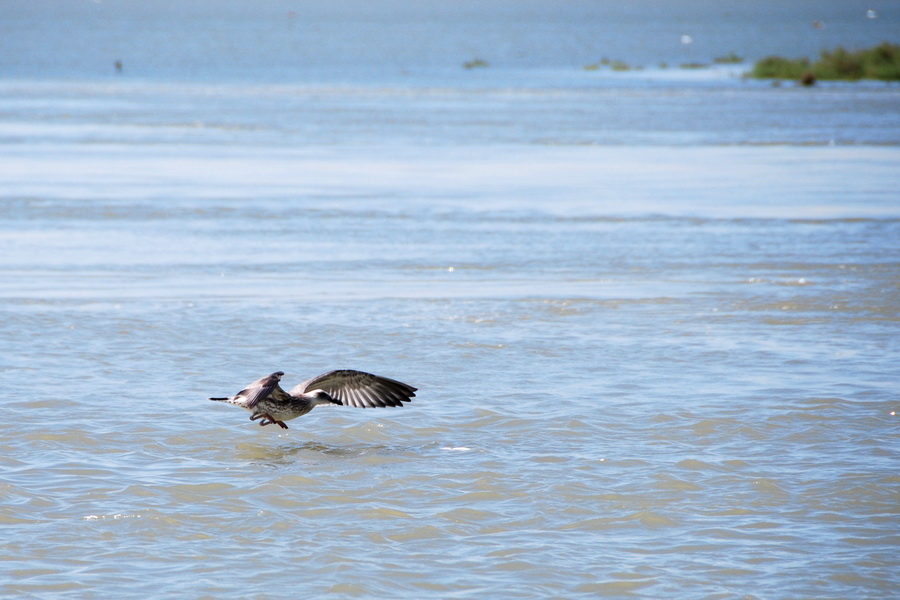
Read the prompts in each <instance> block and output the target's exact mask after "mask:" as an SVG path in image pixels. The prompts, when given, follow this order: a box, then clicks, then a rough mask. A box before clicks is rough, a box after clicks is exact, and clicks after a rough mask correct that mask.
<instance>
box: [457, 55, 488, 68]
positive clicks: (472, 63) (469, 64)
mask: <svg viewBox="0 0 900 600" xmlns="http://www.w3.org/2000/svg"><path fill="white" fill-rule="evenodd" d="M487 66H488V62H487V61H486V60H482V59H480V58H475V59H472V60H467V61H466V62H464V63H463V67H464V68H466V69H483V68H484V67H487Z"/></svg>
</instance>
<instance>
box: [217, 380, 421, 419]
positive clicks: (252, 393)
mask: <svg viewBox="0 0 900 600" xmlns="http://www.w3.org/2000/svg"><path fill="white" fill-rule="evenodd" d="M283 376H284V372H283V371H276V372H274V373H272V374H271V375H266V376H265V377H262V378H260V379H257V380H256V381H254V382H253V383H251V384H249V385H248V386H247V387H245V388H244V389H242V390H241V391H240V392H238V393H237V394H235V395H234V396H228V397H226V398H210V400H212V401H214V402H225V403H227V404H234V405H235V406H240V407H241V408H244V409H246V410H249V411H250V413H251V415H250V420H251V421H256V420H259V424H260V425H261V426H265V425H273V424H274V425H278V426H279V427H281V428H282V429H288V426H287V425H286V424H285V423H284V422H285V421H290V420H291V419H295V418H297V417H300V416H303V415H305V414H306V413H308V412H309V411H311V410H312V409H314V408H315V407H316V406H319V405H330V404H336V405H338V406H353V407H356V408H377V407H385V406H403V403H404V402H412V398H413V397H414V396H415V395H416V391H417V388H414V387H412V386H411V385H407V384H405V383H402V382H400V381H397V380H395V379H388V378H387V377H380V376H378V375H372V374H371V373H365V372H363V371H354V370H352V369H339V370H336V371H329V372H327V373H323V374H322V375H319V376H318V377H313V378H312V379H307V380H306V381H304V382H303V383H301V384H299V385H297V386H295V387H294V388H293V389H292V390H291V391H290V392H285V391H284V390H283V389H281V385H279V382H280V381H281V378H282V377H283Z"/></svg>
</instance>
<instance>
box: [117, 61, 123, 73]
mask: <svg viewBox="0 0 900 600" xmlns="http://www.w3.org/2000/svg"><path fill="white" fill-rule="evenodd" d="M121 72H122V61H121V60H117V61H116V73H121Z"/></svg>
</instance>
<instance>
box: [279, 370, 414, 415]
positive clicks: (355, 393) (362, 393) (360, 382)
mask: <svg viewBox="0 0 900 600" xmlns="http://www.w3.org/2000/svg"><path fill="white" fill-rule="evenodd" d="M312 390H325V391H326V392H328V394H329V395H330V396H331V397H332V398H334V399H335V400H338V401H340V403H341V404H343V405H344V406H355V407H357V408H376V407H384V406H403V403H404V402H411V401H412V398H413V397H414V396H415V395H416V393H415V392H416V388H414V387H412V386H411V385H406V384H405V383H402V382H400V381H396V380H394V379H388V378H387V377H379V376H378V375H372V374H371V373H364V372H362V371H352V370H349V369H343V370H339V371H329V372H328V373H324V374H322V375H319V376H318V377H313V378H312V379H309V380H307V381H304V382H303V383H301V384H300V385H298V386H297V387H295V388H294V389H292V390H291V394H293V395H295V396H298V395H300V394H302V393H305V392H309V391H312Z"/></svg>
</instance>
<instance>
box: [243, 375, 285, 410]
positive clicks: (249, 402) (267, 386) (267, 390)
mask: <svg viewBox="0 0 900 600" xmlns="http://www.w3.org/2000/svg"><path fill="white" fill-rule="evenodd" d="M283 375H284V373H283V372H282V371H276V372H274V373H272V374H271V375H266V376H265V377H263V378H262V379H257V380H256V381H254V382H253V383H251V384H250V385H248V386H247V387H245V388H244V389H242V390H241V391H239V392H238V393H237V394H235V395H234V399H235V401H236V403H239V404H241V405H242V406H246V407H247V408H253V407H254V406H256V405H257V404H259V401H260V400H264V399H266V398H268V397H269V395H271V394H272V393H275V394H276V396H279V397H281V396H284V397H286V396H287V394H286V393H285V391H284V390H283V389H281V386H279V385H278V382H279V381H281V378H282V376H283Z"/></svg>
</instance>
